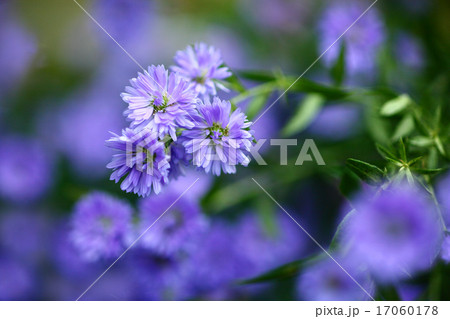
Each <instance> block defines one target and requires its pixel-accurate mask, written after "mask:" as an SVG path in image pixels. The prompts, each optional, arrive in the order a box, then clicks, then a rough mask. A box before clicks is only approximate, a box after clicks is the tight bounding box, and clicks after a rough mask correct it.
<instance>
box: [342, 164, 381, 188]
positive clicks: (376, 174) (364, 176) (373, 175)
mask: <svg viewBox="0 0 450 319" xmlns="http://www.w3.org/2000/svg"><path fill="white" fill-rule="evenodd" d="M346 164H347V167H348V168H350V170H351V171H352V172H354V173H355V174H356V175H358V177H359V178H361V180H363V181H364V182H366V183H367V184H370V185H378V184H380V183H381V182H382V181H383V179H384V173H383V171H382V170H381V169H379V168H378V167H376V166H375V165H372V164H369V163H366V162H363V161H360V160H357V159H353V158H349V159H347V161H346Z"/></svg>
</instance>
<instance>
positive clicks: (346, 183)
mask: <svg viewBox="0 0 450 319" xmlns="http://www.w3.org/2000/svg"><path fill="white" fill-rule="evenodd" d="M360 186H361V185H360V180H359V178H358V177H357V176H356V175H355V174H353V173H352V172H351V171H350V170H349V169H345V170H344V174H343V175H342V178H341V182H340V183H339V190H340V191H341V193H342V195H344V196H345V197H346V198H350V197H352V195H353V194H355V193H356V192H357V191H358V190H359V188H360Z"/></svg>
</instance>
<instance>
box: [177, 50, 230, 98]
mask: <svg viewBox="0 0 450 319" xmlns="http://www.w3.org/2000/svg"><path fill="white" fill-rule="evenodd" d="M175 63H176V64H177V65H176V66H173V67H172V68H171V69H172V71H174V72H176V73H178V74H179V75H180V76H182V77H183V78H185V79H187V80H189V81H190V82H191V83H192V84H193V86H194V89H195V91H196V92H197V93H198V94H200V95H201V96H207V95H210V94H211V95H216V94H217V91H216V86H217V87H218V88H219V89H221V90H223V91H228V89H227V88H226V87H225V86H223V85H222V84H221V83H220V82H219V81H220V80H223V79H226V78H227V77H229V76H231V72H230V71H229V70H228V68H227V67H225V66H222V65H223V61H222V55H221V53H220V51H219V50H217V49H216V48H214V47H213V46H208V45H206V44H205V43H196V44H195V45H194V47H192V46H188V47H187V48H186V49H185V50H184V51H178V52H177V53H176V55H175Z"/></svg>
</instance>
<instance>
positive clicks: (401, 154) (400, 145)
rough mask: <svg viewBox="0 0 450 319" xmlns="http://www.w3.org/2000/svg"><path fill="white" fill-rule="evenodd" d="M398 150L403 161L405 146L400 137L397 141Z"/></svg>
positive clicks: (404, 159) (404, 158)
mask: <svg viewBox="0 0 450 319" xmlns="http://www.w3.org/2000/svg"><path fill="white" fill-rule="evenodd" d="M399 152H400V159H401V160H402V161H404V162H406V161H407V160H406V146H405V143H404V142H403V139H402V138H400V141H399Z"/></svg>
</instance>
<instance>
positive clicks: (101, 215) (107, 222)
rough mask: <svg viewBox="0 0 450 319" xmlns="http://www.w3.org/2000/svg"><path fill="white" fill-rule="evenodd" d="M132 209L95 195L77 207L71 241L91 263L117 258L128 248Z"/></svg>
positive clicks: (124, 204) (122, 203)
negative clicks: (126, 237)
mask: <svg viewBox="0 0 450 319" xmlns="http://www.w3.org/2000/svg"><path fill="white" fill-rule="evenodd" d="M131 215H132V210H131V207H130V206H129V205H128V204H127V203H125V202H123V201H120V200H118V199H115V198H114V197H111V196H109V195H108V194H105V193H100V192H98V193H92V194H90V195H87V196H86V197H84V198H82V199H81V200H80V201H79V202H78V203H77V205H76V207H75V213H74V215H73V219H72V231H71V234H70V238H71V241H72V242H73V244H74V246H75V247H76V248H77V249H78V250H79V252H80V253H81V255H82V257H83V258H84V259H85V260H88V261H96V260H98V259H101V258H112V257H116V256H117V255H118V254H119V253H121V252H122V249H123V248H124V239H125V236H126V235H127V234H128V232H129V228H130V224H131Z"/></svg>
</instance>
